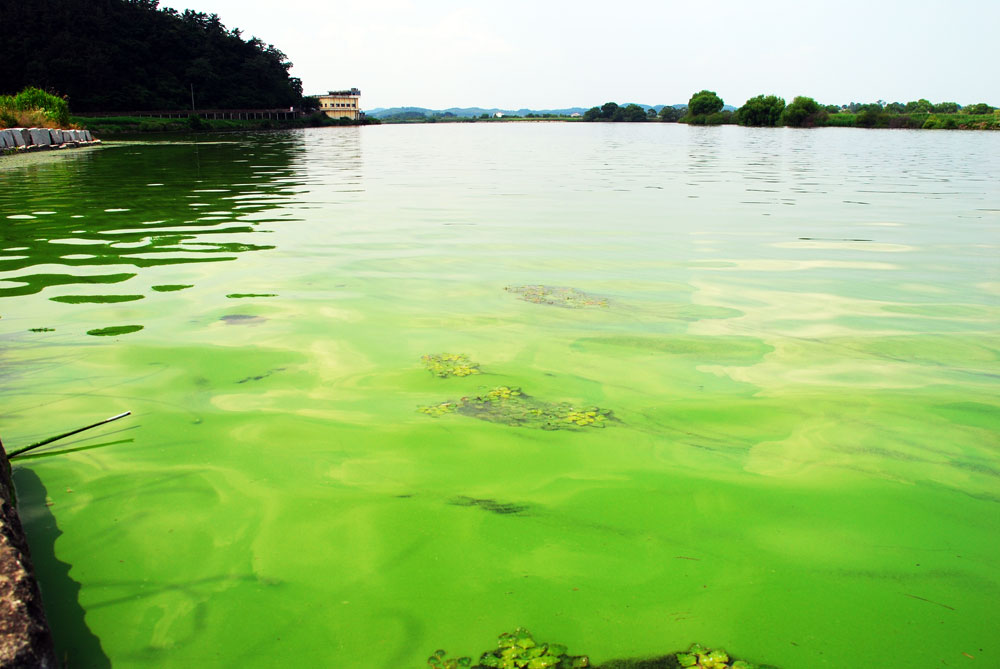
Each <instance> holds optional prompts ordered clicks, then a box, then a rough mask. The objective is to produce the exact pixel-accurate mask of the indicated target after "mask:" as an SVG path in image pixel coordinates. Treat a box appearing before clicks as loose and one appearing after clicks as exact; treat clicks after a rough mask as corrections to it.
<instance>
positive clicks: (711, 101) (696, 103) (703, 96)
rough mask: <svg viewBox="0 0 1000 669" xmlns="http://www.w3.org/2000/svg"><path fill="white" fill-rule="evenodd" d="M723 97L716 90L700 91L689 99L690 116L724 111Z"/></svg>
mask: <svg viewBox="0 0 1000 669" xmlns="http://www.w3.org/2000/svg"><path fill="white" fill-rule="evenodd" d="M722 107H723V102H722V98H720V97H719V96H718V95H716V94H715V91H699V92H697V93H695V94H694V95H692V96H691V99H690V100H688V114H689V115H690V116H707V115H709V114H715V113H717V112H720V111H722Z"/></svg>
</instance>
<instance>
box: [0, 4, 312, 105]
mask: <svg viewBox="0 0 1000 669" xmlns="http://www.w3.org/2000/svg"><path fill="white" fill-rule="evenodd" d="M0 4H2V6H3V13H2V19H0V21H2V30H3V35H2V38H0V94H2V93H8V94H10V93H15V92H17V91H19V90H21V89H23V88H24V87H26V86H37V87H39V88H42V89H45V90H47V91H50V92H52V93H56V94H58V95H63V96H67V97H68V99H69V103H70V106H71V107H72V109H73V111H74V112H88V111H128V110H137V111H138V110H153V109H189V108H190V107H191V86H193V87H194V96H195V104H196V106H197V107H198V108H199V109H212V108H215V109H237V108H278V107H289V106H292V105H295V104H298V103H299V102H300V101H301V99H302V84H301V82H300V81H299V80H298V79H296V78H295V77H290V76H289V75H288V69H289V68H290V67H291V63H289V62H288V60H287V58H286V57H285V54H283V53H282V52H281V51H279V50H278V49H277V48H275V47H274V46H272V45H270V44H265V43H264V42H262V41H261V40H259V39H257V38H255V37H254V38H250V39H244V38H243V37H242V36H241V34H240V31H239V30H238V29H235V28H234V29H228V28H226V26H224V25H223V24H222V22H221V20H220V19H219V17H218V16H216V15H215V14H205V13H202V12H195V11H192V10H186V11H185V12H183V13H179V12H177V11H175V10H173V9H158V7H157V5H158V0H32V1H31V2H20V1H18V0H4V1H3V2H2V3H0Z"/></svg>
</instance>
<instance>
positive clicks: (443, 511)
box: [0, 123, 1000, 669]
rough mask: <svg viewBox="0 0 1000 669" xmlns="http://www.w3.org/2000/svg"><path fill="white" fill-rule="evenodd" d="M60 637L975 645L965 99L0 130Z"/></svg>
mask: <svg viewBox="0 0 1000 669" xmlns="http://www.w3.org/2000/svg"><path fill="white" fill-rule="evenodd" d="M0 230H2V235H0V407H2V408H0V435H2V437H3V439H4V445H5V446H6V448H7V450H8V451H10V450H13V449H16V448H19V447H22V446H25V445H28V444H31V443H33V442H36V441H39V440H41V439H43V438H45V437H48V436H51V435H53V434H57V433H60V432H64V431H67V430H71V429H74V428H76V427H81V426H83V425H87V424H89V423H93V422H95V421H97V420H100V419H103V418H105V417H108V416H112V415H114V414H117V413H120V412H123V411H131V412H132V416H130V417H128V418H126V419H124V420H121V421H118V422H116V423H114V424H111V425H108V426H105V427H102V428H99V429H95V430H92V431H90V432H86V433H83V434H80V435H78V436H75V437H72V438H69V439H66V440H63V441H60V442H57V443H54V444H52V445H50V446H47V447H45V448H43V449H38V450H36V451H32V452H31V453H28V454H25V455H24V456H22V457H20V458H18V459H15V460H14V465H15V467H14V480H15V483H16V484H17V487H18V494H19V501H20V512H21V517H22V520H23V522H24V524H25V527H26V531H27V532H28V534H29V538H30V540H31V549H32V554H33V558H34V561H35V564H36V567H37V571H38V576H39V580H40V582H41V586H42V591H43V597H44V599H45V603H46V609H47V614H48V617H49V621H50V623H51V626H52V628H53V633H54V635H55V638H56V644H57V650H58V654H59V657H60V658H63V657H66V658H68V661H69V666H71V667H101V666H109V665H113V666H123V667H124V666H127V667H191V666H198V667H231V666H243V667H270V666H337V667H359V668H369V667H371V668H386V669H396V668H399V667H421V666H425V662H426V658H427V657H428V655H430V653H431V652H433V651H434V650H435V649H438V648H444V649H447V650H448V651H449V653H452V654H454V655H472V656H474V657H478V655H479V653H481V652H482V651H485V650H489V649H491V648H494V647H495V643H496V637H497V635H498V634H500V633H501V632H505V631H511V630H513V629H514V628H516V627H518V626H522V627H526V628H528V629H529V630H531V632H532V633H533V634H534V635H535V638H536V639H538V640H540V641H550V642H559V643H562V644H566V645H567V646H568V647H569V652H570V653H571V654H577V653H580V654H587V655H589V656H590V658H591V660H592V661H593V662H594V663H603V662H606V661H608V660H611V659H613V658H627V657H648V656H653V655H662V654H665V653H667V652H671V651H677V650H681V649H684V648H686V647H687V646H688V645H689V644H690V643H692V642H700V643H702V644H706V645H709V646H712V647H715V646H723V647H725V648H726V649H728V650H729V651H730V652H731V653H733V654H735V655H737V656H739V657H743V658H747V659H750V660H755V661H758V662H767V663H771V664H774V665H777V666H780V667H783V668H784V669H797V668H800V669H812V668H815V667H831V668H833V669H843V667H847V666H893V667H904V666H913V667H928V666H964V664H965V663H966V662H968V661H969V659H968V657H967V656H972V657H974V658H975V659H976V660H977V664H978V665H982V666H987V665H991V666H996V665H997V664H1000V618H998V616H997V601H1000V557H998V551H997V548H998V543H997V537H998V536H1000V436H998V435H1000V395H998V390H1000V383H998V380H1000V362H998V360H1000V356H998V353H1000V263H998V249H1000V134H995V133H993V134H990V133H986V132H949V131H901V130H894V131H879V130H857V129H839V128H827V129H816V130H795V129H749V128H739V127H716V128H706V127H686V126H682V125H676V124H659V123H657V124H584V123H489V124H486V123H478V124H439V125H411V126H398V125H397V126H373V127H364V128H331V129H313V130H306V131H294V132H275V133H265V134H230V135H203V136H197V137H188V138H183V139H175V140H173V141H170V140H165V139H160V140H156V139H154V140H153V141H148V142H137V143H121V144H117V145H112V144H111V143H108V145H107V146H106V148H103V149H101V150H98V151H86V152H85V151H81V152H80V153H79V154H75V155H66V156H65V157H62V158H61V159H59V160H55V161H51V162H48V163H46V164H41V165H35V166H30V167H24V168H18V169H14V170H5V171H0Z"/></svg>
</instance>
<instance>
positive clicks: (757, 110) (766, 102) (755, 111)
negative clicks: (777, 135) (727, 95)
mask: <svg viewBox="0 0 1000 669" xmlns="http://www.w3.org/2000/svg"><path fill="white" fill-rule="evenodd" d="M783 111H785V99H784V98H779V97H778V96H776V95H767V96H764V95H758V96H757V97H755V98H750V99H749V100H747V101H746V103H745V104H744V105H743V106H742V107H740V108H739V109H737V110H736V122H737V123H739V124H740V125H752V126H770V127H774V126H776V125H779V124H780V123H781V113H782V112H783Z"/></svg>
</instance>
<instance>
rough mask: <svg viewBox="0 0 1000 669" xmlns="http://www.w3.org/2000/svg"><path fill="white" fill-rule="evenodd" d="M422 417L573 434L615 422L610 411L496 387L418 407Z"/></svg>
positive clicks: (518, 389) (512, 388)
mask: <svg viewBox="0 0 1000 669" xmlns="http://www.w3.org/2000/svg"><path fill="white" fill-rule="evenodd" d="M419 411H420V412H421V413H425V414H427V415H429V416H434V417H439V416H443V415H444V414H446V413H458V414H461V415H463V416H469V417H471V418H478V419H479V420H485V421H487V422H490V423H501V424H503V425H511V426H514V427H534V428H538V429H542V430H573V429H577V428H581V427H605V426H606V425H607V424H608V423H609V422H611V421H613V420H614V414H613V413H612V411H611V410H610V409H602V408H600V407H596V406H590V407H577V406H575V405H573V404H570V403H569V402H560V403H552V402H545V401H542V400H539V399H537V398H534V397H531V396H530V395H526V394H525V393H524V392H523V391H522V390H521V389H520V388H518V387H516V386H497V387H496V388H492V389H490V390H488V391H486V392H485V393H483V394H481V395H475V396H469V397H463V398H462V399H461V400H458V401H457V402H456V401H447V402H441V403H439V404H434V405H431V406H424V407H419Z"/></svg>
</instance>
